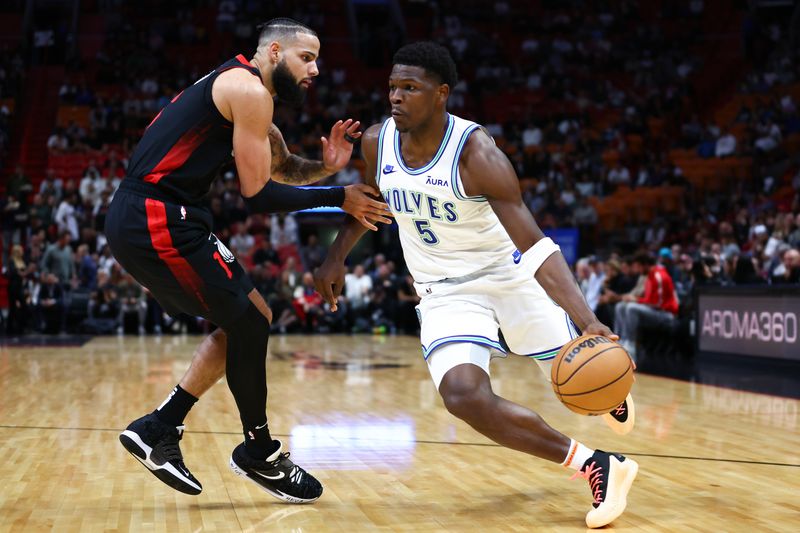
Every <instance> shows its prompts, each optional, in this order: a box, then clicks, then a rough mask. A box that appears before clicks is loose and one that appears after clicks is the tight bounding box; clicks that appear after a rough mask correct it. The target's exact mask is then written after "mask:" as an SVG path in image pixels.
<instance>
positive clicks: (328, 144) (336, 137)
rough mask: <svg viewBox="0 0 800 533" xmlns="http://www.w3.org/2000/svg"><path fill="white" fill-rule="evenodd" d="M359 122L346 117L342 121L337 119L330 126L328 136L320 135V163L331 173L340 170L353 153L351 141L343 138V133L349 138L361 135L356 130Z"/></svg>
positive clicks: (359, 124)
mask: <svg viewBox="0 0 800 533" xmlns="http://www.w3.org/2000/svg"><path fill="white" fill-rule="evenodd" d="M359 126H361V122H359V121H358V120H356V121H353V119H352V118H348V119H347V120H345V121H344V122H342V121H341V120H339V121H337V122H336V124H334V125H333V127H332V128H331V134H330V136H329V137H327V138H326V137H321V138H320V140H321V141H322V163H323V164H324V165H325V168H326V169H328V170H329V171H330V172H331V174H333V173H335V172H339V171H340V170H342V169H343V168H344V167H345V165H347V162H348V161H350V157H351V156H352V155H353V143H352V142H350V141H348V140H347V139H345V134H346V135H347V136H348V137H350V138H351V139H358V138H359V137H361V132H360V131H358V128H359Z"/></svg>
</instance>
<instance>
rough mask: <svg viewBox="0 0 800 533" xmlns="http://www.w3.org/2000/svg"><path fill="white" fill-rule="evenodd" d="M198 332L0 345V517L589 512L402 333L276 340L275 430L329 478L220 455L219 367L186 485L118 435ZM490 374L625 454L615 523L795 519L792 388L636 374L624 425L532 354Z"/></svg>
mask: <svg viewBox="0 0 800 533" xmlns="http://www.w3.org/2000/svg"><path fill="white" fill-rule="evenodd" d="M197 342H198V338H196V337H195V338H193V337H163V338H160V339H159V338H153V337H143V338H139V337H101V338H96V339H93V340H91V341H90V342H88V343H87V344H85V345H84V346H83V347H80V348H63V347H61V348H0V457H1V458H2V459H1V460H0V531H2V532H5V531H58V532H62V531H65V532H69V531H90V532H93V531H156V532H158V531H163V532H173V531H187V532H200V531H253V532H255V531H291V532H318V531H481V532H489V531H584V530H586V528H585V525H584V522H583V519H584V514H585V513H586V511H587V510H588V508H589V505H590V498H589V490H588V487H587V485H586V482H585V481H584V480H582V479H579V480H575V481H569V479H568V478H569V476H570V474H571V471H569V472H568V471H566V470H565V469H563V468H561V467H558V466H556V465H552V464H550V463H546V462H544V461H541V460H538V459H535V458H532V457H529V456H526V455H523V454H520V453H517V452H513V451H510V450H506V449H503V448H501V447H498V446H495V445H494V444H492V443H491V442H489V441H487V440H486V439H484V438H483V437H482V436H481V435H479V434H477V433H475V432H474V431H473V430H472V429H470V428H469V427H467V426H466V425H465V424H463V423H461V422H460V421H458V420H456V419H455V418H453V417H452V416H450V415H449V414H448V413H447V412H446V411H445V409H444V408H443V406H442V403H441V401H440V399H439V398H438V395H437V394H436V392H435V390H434V388H433V385H432V383H431V381H430V378H429V377H428V374H427V371H426V368H425V365H424V362H423V360H422V357H421V355H420V350H419V344H418V342H417V339H416V338H412V337H372V336H361V337H345V336H313V337H304V336H287V337H273V338H272V339H271V341H270V359H269V364H268V372H269V415H270V428H271V429H272V431H273V434H275V435H276V436H278V437H279V438H281V439H282V440H284V441H285V442H286V443H287V444H288V446H289V449H290V450H291V452H292V458H293V459H295V460H296V461H297V462H298V463H299V464H301V465H302V466H304V467H305V468H307V469H309V470H311V471H312V472H313V473H314V474H315V475H316V476H317V477H318V478H319V479H320V481H321V482H322V483H323V485H324V486H325V493H324V494H323V496H322V498H321V499H320V500H319V501H318V502H316V503H315V504H312V505H307V506H292V505H287V504H283V503H280V502H278V501H277V500H275V499H273V498H271V497H270V496H268V495H267V494H265V493H263V492H261V491H260V490H259V489H258V488H257V487H256V486H255V485H253V484H251V483H249V482H247V481H246V480H243V479H241V478H238V477H236V476H235V475H234V474H233V473H232V472H230V470H229V469H228V458H229V456H230V452H231V450H232V449H233V448H234V446H235V445H236V444H237V443H238V442H239V439H240V438H241V434H240V432H239V430H240V428H239V422H238V415H237V413H236V410H235V405H234V402H233V399H232V397H231V395H230V392H229V391H228V389H227V387H226V386H225V384H224V383H219V384H217V385H216V386H215V387H214V388H213V389H212V390H211V391H210V392H209V393H208V394H207V395H206V396H205V397H204V398H202V400H201V401H200V402H199V403H198V404H197V405H196V406H195V408H194V409H193V411H192V412H191V413H190V415H189V418H188V419H187V432H186V434H185V436H184V440H183V442H182V448H183V451H184V458H185V461H186V463H187V465H189V467H190V468H191V470H192V471H193V473H194V474H195V475H196V476H197V478H198V479H200V481H201V482H202V483H203V486H204V491H203V493H202V494H201V495H199V496H186V495H183V494H180V493H178V492H175V491H173V490H172V489H170V488H168V487H167V486H165V485H163V484H161V482H159V481H158V480H157V479H156V478H155V477H153V476H151V475H150V474H149V473H147V472H146V471H145V470H144V468H143V467H142V466H141V465H140V464H139V463H137V462H136V461H135V460H134V459H133V458H131V457H130V456H129V455H128V454H127V452H125V450H124V449H123V448H122V446H120V444H119V442H118V441H117V434H118V432H119V431H120V430H121V429H122V428H124V426H125V425H126V424H127V423H128V421H130V420H131V419H133V418H136V417H138V416H140V415H141V414H143V413H144V412H146V411H147V410H152V409H153V408H154V407H155V406H157V405H158V404H159V403H160V402H161V400H162V399H163V398H164V397H165V395H166V394H167V392H168V391H169V390H170V389H171V387H172V386H173V385H174V383H175V382H176V380H177V379H178V378H179V377H180V376H181V375H182V374H183V372H184V370H185V369H186V367H187V365H188V363H189V360H190V357H191V353H192V350H193V348H194V346H195V344H196V343H197ZM493 380H494V387H495V389H496V390H497V391H498V392H499V394H501V395H503V396H505V397H507V398H509V399H512V400H515V401H517V402H520V403H522V404H524V405H527V406H531V407H533V408H534V409H535V410H537V411H538V412H539V413H541V414H542V415H543V416H544V418H545V419H546V420H548V421H549V422H550V423H551V425H553V426H555V427H557V428H559V429H560V430H561V431H563V432H564V433H566V434H568V435H571V436H574V437H575V438H577V439H579V440H581V441H583V442H584V443H585V444H587V445H589V446H590V447H597V448H602V449H606V450H617V451H620V452H622V453H627V454H629V455H630V456H631V457H633V458H635V459H636V460H637V461H638V462H639V465H640V471H639V477H638V478H637V482H636V483H635V484H634V486H633V489H632V491H631V494H630V496H629V500H628V511H627V512H626V514H624V515H623V516H622V517H621V518H620V519H618V520H617V521H616V522H615V523H614V524H613V526H614V529H615V530H619V531H681V532H682V531H748V532H762V531H797V530H798V528H800V499H799V498H798V496H800V481H799V480H800V451H799V450H800V446H799V445H800V437H798V408H799V407H800V402H799V401H797V400H789V399H783V398H777V397H771V396H766V395H759V394H752V393H742V392H736V391H732V390H728V389H721V388H715V387H708V386H702V385H696V384H690V383H684V382H680V381H675V380H671V379H666V378H659V377H652V376H646V375H640V376H639V377H638V380H637V383H636V384H635V386H634V397H635V398H636V403H637V429H636V430H635V431H634V432H633V433H632V434H631V435H629V436H627V437H618V436H616V435H615V434H613V433H612V432H611V431H610V430H608V429H607V428H606V427H605V425H604V424H603V423H602V421H601V420H599V419H596V418H588V417H580V416H577V415H574V414H572V413H570V412H569V411H567V410H566V409H565V408H564V407H562V406H561V405H560V404H559V403H558V402H557V401H556V400H555V398H554V396H553V394H552V392H551V390H550V388H549V385H548V384H547V383H546V382H545V381H544V380H543V377H542V376H541V373H540V372H539V370H538V368H537V367H536V365H535V364H534V363H533V362H531V361H528V360H524V359H522V358H515V357H511V358H509V359H508V360H499V361H498V360H495V362H494V363H493Z"/></svg>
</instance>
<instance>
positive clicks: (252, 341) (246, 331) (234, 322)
mask: <svg viewBox="0 0 800 533" xmlns="http://www.w3.org/2000/svg"><path fill="white" fill-rule="evenodd" d="M221 329H222V330H224V335H225V340H226V342H227V344H228V346H229V347H233V348H235V349H236V351H237V352H239V351H247V352H250V351H251V350H250V349H251V348H252V349H254V350H256V351H258V352H260V351H261V349H262V347H263V353H264V354H266V349H267V341H268V340H269V321H268V320H267V317H266V316H264V314H263V313H262V312H261V311H260V310H259V309H258V308H257V307H256V306H255V305H253V303H252V302H250V303H249V304H248V306H247V308H246V309H245V311H244V312H243V313H242V314H240V315H239V316H237V317H231V320H228V321H226V324H224V325H222V328H221ZM232 345H235V346H232ZM243 349H244V350H243Z"/></svg>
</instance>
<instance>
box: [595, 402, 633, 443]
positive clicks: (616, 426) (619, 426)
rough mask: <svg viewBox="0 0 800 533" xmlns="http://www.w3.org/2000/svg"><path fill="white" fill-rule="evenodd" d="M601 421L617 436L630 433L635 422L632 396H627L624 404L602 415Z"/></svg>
mask: <svg viewBox="0 0 800 533" xmlns="http://www.w3.org/2000/svg"><path fill="white" fill-rule="evenodd" d="M602 419H603V421H604V422H605V423H606V424H608V427H610V428H611V429H612V430H613V431H614V433H616V434H617V435H627V434H628V433H630V432H631V430H632V429H633V425H634V423H635V422H636V407H635V406H634V404H633V396H631V395H630V394H628V397H627V398H625V401H624V402H622V403H621V404H619V405H618V406H617V407H616V408H615V409H612V410H611V412H610V413H606V414H604V415H603V416H602Z"/></svg>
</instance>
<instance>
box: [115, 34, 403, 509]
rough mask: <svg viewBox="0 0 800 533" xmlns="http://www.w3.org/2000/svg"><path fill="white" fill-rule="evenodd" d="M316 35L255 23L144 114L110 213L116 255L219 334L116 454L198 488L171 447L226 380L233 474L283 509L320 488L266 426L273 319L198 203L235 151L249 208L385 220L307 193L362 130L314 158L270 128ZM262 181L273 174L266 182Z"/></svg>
mask: <svg viewBox="0 0 800 533" xmlns="http://www.w3.org/2000/svg"><path fill="white" fill-rule="evenodd" d="M319 48H320V44H319V40H318V39H317V36H316V34H315V33H314V32H313V31H312V30H311V29H309V28H307V27H306V26H303V25H302V24H300V23H298V22H296V21H293V20H291V19H275V20H272V21H270V22H268V23H267V24H265V25H264V26H263V27H262V29H261V33H260V35H259V41H258V48H257V51H256V53H255V56H254V57H253V58H252V59H251V60H249V61H248V60H247V59H246V58H245V57H244V56H242V55H238V56H236V58H234V59H232V60H230V61H228V62H226V63H224V64H223V65H221V66H219V67H217V68H216V69H214V70H213V71H212V72H210V73H209V74H208V75H206V76H205V77H203V78H201V79H200V80H198V81H197V82H196V83H195V84H194V85H192V86H191V87H188V88H187V89H185V90H184V91H183V92H181V93H180V94H178V95H177V96H176V97H175V98H174V99H173V100H172V102H171V103H170V104H168V105H167V106H166V107H165V108H164V109H162V111H161V112H160V113H159V114H158V115H157V116H156V117H155V118H154V119H153V121H152V122H151V124H150V125H149V126H148V128H147V129H146V130H145V133H144V136H143V137H142V140H141V142H140V143H139V145H138V146H137V147H136V149H135V151H134V153H133V155H132V157H131V162H130V165H129V169H128V175H127V177H126V178H125V180H123V182H122V184H121V186H120V189H119V191H118V192H117V194H115V196H114V200H113V202H112V204H111V207H110V209H109V213H108V217H107V219H106V235H107V237H108V242H109V244H110V246H111V249H112V251H113V252H114V256H115V257H116V259H117V260H118V261H119V262H120V264H121V265H122V266H123V267H124V268H125V269H126V270H127V271H128V272H130V273H131V274H132V275H133V276H134V277H135V278H136V279H137V280H138V281H139V282H140V283H141V284H142V285H144V286H145V287H147V288H148V289H149V290H150V291H151V292H152V293H153V295H154V296H155V297H156V299H158V301H159V302H160V303H161V305H162V306H163V307H164V308H165V309H166V310H167V311H168V312H169V313H171V314H177V313H187V314H190V315H194V316H202V317H204V318H206V319H208V320H209V321H211V322H213V323H214V324H216V325H217V326H219V329H218V330H216V331H215V332H214V333H212V334H211V335H209V337H208V338H206V339H205V340H204V341H203V343H202V344H201V345H200V346H199V347H198V348H197V351H196V352H195V355H194V358H193V360H192V364H191V367H190V368H189V370H188V371H187V373H186V375H185V376H184V377H183V378H182V380H181V382H180V384H179V385H178V386H176V387H175V389H174V390H173V391H172V393H171V394H170V395H169V397H168V398H167V400H166V401H165V402H164V403H163V404H162V405H161V406H160V407H159V408H158V409H156V411H154V412H153V413H151V414H149V415H146V416H144V417H142V418H139V419H138V420H135V421H134V422H132V423H131V424H130V425H129V426H128V428H127V429H126V430H125V431H124V432H123V433H122V434H121V435H120V441H121V442H122V444H123V445H124V446H125V448H126V449H127V450H128V451H129V452H130V453H131V454H133V455H134V457H136V458H137V459H138V460H139V461H141V462H142V464H144V465H145V466H146V467H147V468H148V469H149V470H150V471H151V472H152V473H153V474H155V475H156V476H157V477H158V478H159V479H161V480H162V481H163V482H165V483H166V484H168V485H170V486H171V487H173V488H175V489H177V490H179V491H181V492H185V493H188V494H199V493H200V491H201V490H202V487H201V485H200V482H199V481H197V479H195V477H194V476H192V474H191V473H190V472H189V470H188V469H187V468H186V466H185V465H184V463H183V458H182V455H181V451H180V448H179V446H178V441H179V440H180V438H181V436H182V434H183V419H184V418H185V416H186V414H187V413H188V411H189V409H191V407H192V405H193V404H194V402H196V401H197V399H198V398H199V397H200V396H201V395H202V394H203V393H204V392H205V391H206V390H208V389H209V388H210V387H211V385H213V384H214V383H216V382H217V381H218V380H219V378H220V377H222V375H223V374H225V375H226V376H227V381H228V385H229V387H230V389H231V392H232V393H233V396H234V398H235V400H236V405H237V407H238V409H239V414H240V417H241V421H242V426H243V433H244V443H242V444H240V445H239V446H237V447H236V448H235V449H234V450H233V454H232V456H231V459H230V466H231V468H232V469H233V470H234V472H236V473H237V474H239V475H242V476H244V477H247V478H248V479H250V480H252V481H254V482H256V483H258V484H259V486H261V487H262V488H263V489H264V490H266V491H267V492H269V493H270V494H272V495H274V496H276V497H277V498H279V499H282V500H284V501H287V502H291V503H305V502H311V501H314V500H316V499H317V498H319V496H320V495H321V494H322V486H321V485H320V483H319V482H318V481H317V480H316V479H314V477H312V476H311V475H309V474H308V473H307V472H306V471H305V470H303V469H302V468H300V467H299V466H296V465H294V464H293V463H292V462H291V461H290V460H289V454H288V453H287V452H284V451H283V450H282V447H281V443H280V441H277V440H273V439H272V437H271V436H270V432H269V428H268V426H267V416H266V400H267V383H266V351H267V341H268V338H269V324H270V321H271V319H272V316H271V312H270V310H269V308H268V307H267V304H266V303H265V302H264V299H263V298H262V297H261V296H260V295H259V293H258V292H257V291H256V290H255V289H254V288H253V284H252V283H251V282H250V280H249V279H248V278H247V276H246V274H245V273H244V271H243V270H242V268H241V267H240V266H239V264H238V263H237V262H236V260H235V258H234V256H233V254H232V253H231V252H230V251H229V250H228V249H227V248H226V247H225V245H224V244H222V243H221V242H220V241H219V240H218V239H217V238H216V236H215V235H214V234H213V233H212V231H211V229H212V228H211V222H212V218H211V214H210V212H209V211H208V210H206V209H205V208H204V207H202V206H201V205H200V200H201V198H202V197H203V196H204V195H205V194H206V193H207V192H208V190H209V187H210V185H211V182H212V181H213V179H214V177H215V175H216V173H217V171H218V169H219V167H220V166H221V165H223V164H224V163H226V162H229V161H230V160H231V158H232V157H233V158H234V159H235V162H236V168H237V170H238V174H239V181H240V186H241V194H242V196H243V197H244V200H245V203H246V205H247V206H248V209H249V210H250V211H252V212H287V211H296V210H299V209H306V208H310V207H317V206H341V207H342V208H343V209H344V210H345V211H346V212H348V213H350V214H351V215H353V216H355V217H356V218H358V219H359V220H361V221H362V223H363V224H364V225H365V226H367V227H370V228H371V229H375V226H374V225H373V222H389V219H388V218H386V215H387V212H388V210H387V206H386V205H385V204H384V203H382V202H378V201H375V200H373V199H371V198H369V196H368V194H367V193H371V194H376V193H377V191H374V190H373V189H372V188H370V187H368V186H366V185H363V184H358V185H353V186H349V187H345V188H342V187H334V188H330V189H317V190H305V189H298V188H295V187H293V186H290V185H285V184H281V183H277V182H278V181H282V182H284V183H291V184H293V185H302V184H306V183H311V182H314V181H317V180H319V179H321V178H323V177H325V176H328V175H330V174H332V173H334V172H337V171H338V170H339V169H341V168H342V167H344V165H345V164H346V163H347V161H348V160H349V159H350V156H351V154H352V142H353V141H354V140H355V139H356V138H358V136H360V133H359V132H358V127H359V123H358V122H353V121H352V120H348V121H345V122H342V121H339V122H337V123H336V124H335V125H334V126H333V129H332V130H331V134H330V137H329V138H328V139H326V138H323V139H322V145H323V146H322V147H323V161H320V162H312V161H306V160H303V159H301V158H299V157H296V156H294V155H291V154H289V152H288V150H287V149H286V145H285V143H284V142H283V138H282V136H281V134H280V131H279V130H278V129H277V128H276V127H275V126H274V125H273V124H272V115H273V105H274V104H273V97H274V96H278V97H280V98H282V99H285V100H288V101H290V102H294V103H298V104H299V103H301V102H302V100H303V98H304V96H305V92H306V90H307V89H308V87H309V86H310V85H311V80H312V79H313V78H314V77H315V76H316V75H317V74H318V70H317V65H316V59H317V57H318V55H319ZM271 178H272V179H271Z"/></svg>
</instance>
